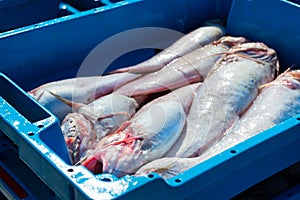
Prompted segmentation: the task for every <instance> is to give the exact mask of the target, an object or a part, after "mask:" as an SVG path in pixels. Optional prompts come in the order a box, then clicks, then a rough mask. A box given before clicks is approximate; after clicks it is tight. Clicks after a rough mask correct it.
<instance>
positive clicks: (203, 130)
mask: <svg viewBox="0 0 300 200" xmlns="http://www.w3.org/2000/svg"><path fill="white" fill-rule="evenodd" d="M277 66H278V60H277V56H276V52H275V51H274V50H273V49H270V48H268V47H267V46H266V45H264V44H262V43H244V44H240V45H236V46H234V47H232V48H231V49H230V51H229V52H228V53H226V55H224V56H223V57H222V58H221V59H220V60H219V61H218V62H217V64H215V65H214V67H213V69H212V70H211V71H210V73H209V74H208V77H207V78H206V79H205V81H204V82H203V85H202V86H201V87H199V88H198V90H197V91H196V92H197V95H196V97H195V98H194V101H193V103H192V106H191V109H190V112H189V115H188V117H187V128H186V131H184V132H183V133H182V134H181V135H180V138H179V139H178V140H177V142H176V143H175V145H173V147H172V149H171V150H170V151H169V152H168V153H167V154H166V155H165V156H166V157H193V156H198V155H200V154H201V153H202V152H204V151H205V150H206V149H208V148H209V147H211V146H213V145H214V144H215V143H217V142H218V141H219V140H220V139H221V138H222V137H223V136H224V133H225V131H226V130H228V129H229V128H231V127H232V126H233V125H234V124H235V123H236V122H237V120H238V119H239V116H240V115H241V114H242V113H243V112H244V111H245V110H246V109H247V108H248V107H249V105H250V104H251V103H252V101H253V100H254V99H255V98H256V96H257V94H258V90H259V87H260V86H261V85H263V84H266V83H268V82H270V81H272V80H273V78H274V75H275V73H276V68H277Z"/></svg>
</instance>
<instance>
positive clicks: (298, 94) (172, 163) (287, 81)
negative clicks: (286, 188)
mask: <svg viewBox="0 0 300 200" xmlns="http://www.w3.org/2000/svg"><path fill="white" fill-rule="evenodd" d="M261 88H264V89H263V90H262V91H261V93H260V94H259V95H258V97H257V98H256V100H255V101H254V102H253V104H252V105H251V107H250V108H249V109H248V110H247V111H246V112H245V113H244V114H243V115H242V117H241V119H240V120H239V121H238V122H237V123H236V125H235V126H234V127H233V129H232V130H230V131H228V132H227V133H226V135H225V137H224V138H223V139H222V140H221V141H219V142H218V143H216V144H215V145H214V146H212V147H211V148H210V149H208V150H207V151H205V152H204V153H203V154H201V155H200V156H199V157H194V158H176V157H164V158H161V159H157V160H154V161H152V162H150V163H148V164H146V165H144V166H143V167H141V168H140V169H139V170H138V171H137V172H136V176H144V175H147V174H148V173H150V172H156V173H158V174H160V175H161V176H162V177H164V178H166V179H168V178H171V177H173V176H176V175H178V174H180V173H182V172H184V171H186V170H187V169H189V168H191V167H193V166H195V165H197V164H199V163H201V162H203V161H205V160H207V159H209V158H211V157H213V156H215V155H218V154H220V153H222V152H223V151H225V150H227V149H229V148H232V147H233V146H235V145H237V144H239V143H241V142H243V141H245V140H247V139H248V138H250V137H253V136H254V135H256V134H259V133H260V132H262V131H264V130H267V129H269V128H271V127H273V126H275V125H277V124H279V123H281V122H283V121H285V120H287V119H289V118H291V117H293V116H295V115H297V114H299V113H300V70H295V71H290V72H285V73H283V74H281V75H279V76H278V77H277V78H276V80H274V81H272V82H270V83H267V84H266V85H262V86H261ZM299 166H300V165H299V163H298V164H295V165H293V166H291V167H290V168H288V169H286V170H285V171H284V173H286V174H287V175H289V176H290V177H292V178H293V179H297V180H300V179H299V177H300V175H299V174H300V170H299V169H300V167H299Z"/></svg>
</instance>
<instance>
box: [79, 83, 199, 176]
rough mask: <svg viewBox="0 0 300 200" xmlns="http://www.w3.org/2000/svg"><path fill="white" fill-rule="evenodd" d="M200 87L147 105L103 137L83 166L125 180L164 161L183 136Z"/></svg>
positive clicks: (188, 89) (177, 91)
mask: <svg viewBox="0 0 300 200" xmlns="http://www.w3.org/2000/svg"><path fill="white" fill-rule="evenodd" d="M198 86H199V84H194V85H191V86H186V87H183V88H180V89H178V90H176V91H174V92H171V93H169V94H167V95H165V96H162V97H160V98H158V99H155V100H153V101H151V102H150V103H148V104H146V105H145V106H143V107H142V108H141V109H140V110H139V111H138V112H137V113H136V114H135V115H134V116H133V118H132V119H131V120H130V121H128V122H125V123H124V124H122V125H121V127H120V129H119V130H117V131H116V132H115V133H114V134H111V135H108V136H106V137H105V138H103V139H102V140H101V141H100V143H99V145H98V148H97V149H96V151H95V153H94V154H93V155H92V156H89V157H87V158H86V159H85V160H84V161H83V163H82V164H83V165H84V166H85V167H87V168H88V169H89V170H90V171H92V172H94V173H100V172H103V173H111V174H114V175H116V176H118V177H121V176H123V175H126V174H132V173H134V172H135V171H136V170H137V169H138V168H139V167H141V166H142V165H144V164H145V163H147V162H150V161H152V160H154V159H157V158H160V157H161V156H162V155H163V154H165V153H166V152H167V151H168V150H169V148H170V147H171V146H172V145H173V144H174V143H175V141H176V139H177V138H178V137H179V135H180V133H181V131H182V129H183V127H184V124H185V120H186V113H187V112H188V110H189V107H190V104H191V102H192V99H193V97H194V91H195V89H196V88H197V87H198Z"/></svg>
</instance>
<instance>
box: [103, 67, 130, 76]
mask: <svg viewBox="0 0 300 200" xmlns="http://www.w3.org/2000/svg"><path fill="white" fill-rule="evenodd" d="M129 69H130V67H125V68H119V69H116V70H113V71H110V72H108V74H118V73H124V72H128V71H129Z"/></svg>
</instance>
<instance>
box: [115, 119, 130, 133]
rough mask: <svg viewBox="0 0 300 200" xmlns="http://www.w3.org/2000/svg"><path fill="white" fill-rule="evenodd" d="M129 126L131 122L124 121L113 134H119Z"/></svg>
mask: <svg viewBox="0 0 300 200" xmlns="http://www.w3.org/2000/svg"><path fill="white" fill-rule="evenodd" d="M130 124H131V121H125V122H123V123H122V124H121V125H120V127H119V128H118V129H117V130H116V131H115V133H119V132H122V131H123V130H124V129H125V128H127V126H129V125H130Z"/></svg>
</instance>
